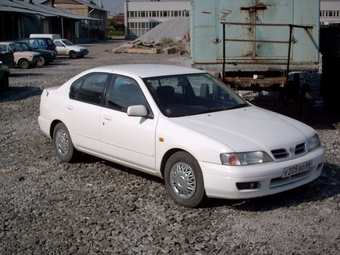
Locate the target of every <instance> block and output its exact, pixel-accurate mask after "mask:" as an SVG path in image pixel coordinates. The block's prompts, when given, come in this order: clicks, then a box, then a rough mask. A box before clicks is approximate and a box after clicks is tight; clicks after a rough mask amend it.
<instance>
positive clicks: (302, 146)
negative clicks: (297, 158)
mask: <svg viewBox="0 0 340 255" xmlns="http://www.w3.org/2000/svg"><path fill="white" fill-rule="evenodd" d="M305 148H306V147H305V143H300V144H298V145H296V147H295V155H298V154H301V153H304V152H305V150H306V149H305Z"/></svg>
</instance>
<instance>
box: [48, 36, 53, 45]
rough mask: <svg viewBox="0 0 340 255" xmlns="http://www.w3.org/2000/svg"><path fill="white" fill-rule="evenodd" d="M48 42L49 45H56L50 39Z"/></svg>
mask: <svg viewBox="0 0 340 255" xmlns="http://www.w3.org/2000/svg"><path fill="white" fill-rule="evenodd" d="M46 41H47V45H53V44H54V42H53V41H52V40H51V39H50V38H47V39H46Z"/></svg>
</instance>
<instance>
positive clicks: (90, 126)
mask: <svg viewBox="0 0 340 255" xmlns="http://www.w3.org/2000/svg"><path fill="white" fill-rule="evenodd" d="M109 77H110V74H108V73H100V72H95V73H90V74H87V75H86V76H83V77H81V78H79V79H77V80H76V81H74V82H73V83H72V85H71V87H70V92H69V96H68V98H67V99H66V100H65V107H66V111H65V124H66V126H67V128H68V129H69V131H70V133H71V137H72V140H73V143H74V144H75V146H76V147H78V148H81V149H82V150H83V151H84V152H91V153H92V154H93V153H100V142H99V141H100V134H99V132H100V129H99V123H100V112H101V108H102V106H101V103H102V98H103V93H104V88H105V84H106V82H107V80H108V79H109Z"/></svg>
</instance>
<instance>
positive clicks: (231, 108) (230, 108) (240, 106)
mask: <svg viewBox="0 0 340 255" xmlns="http://www.w3.org/2000/svg"><path fill="white" fill-rule="evenodd" d="M247 106H249V104H246V103H244V104H237V105H234V106H232V107H229V108H228V109H227V110H233V109H238V108H243V107H247Z"/></svg>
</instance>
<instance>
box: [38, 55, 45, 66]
mask: <svg viewBox="0 0 340 255" xmlns="http://www.w3.org/2000/svg"><path fill="white" fill-rule="evenodd" d="M43 65H46V59H45V58H44V57H43V56H40V57H39V61H38V62H37V66H43Z"/></svg>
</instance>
